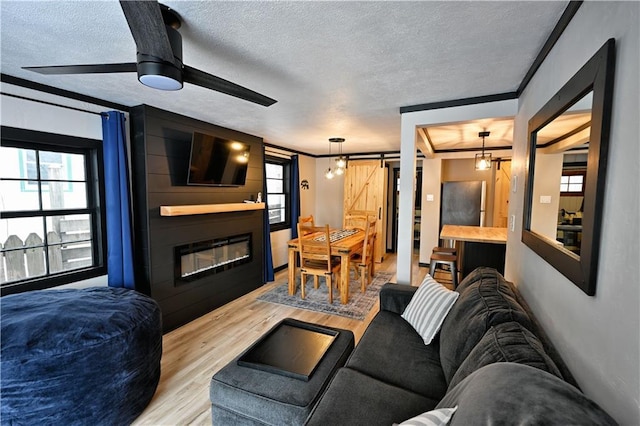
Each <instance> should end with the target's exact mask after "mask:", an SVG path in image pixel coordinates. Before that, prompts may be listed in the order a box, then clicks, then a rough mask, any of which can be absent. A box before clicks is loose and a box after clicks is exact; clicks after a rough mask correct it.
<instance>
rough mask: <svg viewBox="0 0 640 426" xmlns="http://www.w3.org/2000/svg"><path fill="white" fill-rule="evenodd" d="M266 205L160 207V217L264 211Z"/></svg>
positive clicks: (228, 204) (232, 204)
mask: <svg viewBox="0 0 640 426" xmlns="http://www.w3.org/2000/svg"><path fill="white" fill-rule="evenodd" d="M264 208H265V205H264V203H227V204H196V205H187V206H160V216H186V215H192V214H208V213H225V212H239V211H245V210H263V209H264Z"/></svg>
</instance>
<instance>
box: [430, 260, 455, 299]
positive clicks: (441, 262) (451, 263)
mask: <svg viewBox="0 0 640 426" xmlns="http://www.w3.org/2000/svg"><path fill="white" fill-rule="evenodd" d="M457 263H458V256H457V255H455V254H448V253H437V252H435V253H432V254H431V261H430V263H429V275H431V276H432V277H433V276H434V274H435V272H436V266H438V265H447V266H449V272H451V283H452V284H453V289H454V290H455V289H456V288H457V287H458V266H457Z"/></svg>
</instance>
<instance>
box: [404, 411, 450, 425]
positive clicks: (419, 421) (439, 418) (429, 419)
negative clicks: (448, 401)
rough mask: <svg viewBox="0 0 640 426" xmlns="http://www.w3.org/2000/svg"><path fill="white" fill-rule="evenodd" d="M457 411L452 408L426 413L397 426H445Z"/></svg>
mask: <svg viewBox="0 0 640 426" xmlns="http://www.w3.org/2000/svg"><path fill="white" fill-rule="evenodd" d="M457 409H458V407H453V408H438V409H435V410H431V411H427V412H426V413H422V414H418V415H417V416H415V417H412V418H410V419H409V420H405V421H404V422H402V423H400V425H398V426H445V425H448V424H449V420H451V417H452V416H453V413H455V412H456V410H457ZM394 426H395V424H394Z"/></svg>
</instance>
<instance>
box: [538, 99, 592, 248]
mask: <svg viewBox="0 0 640 426" xmlns="http://www.w3.org/2000/svg"><path fill="white" fill-rule="evenodd" d="M592 99H593V96H592V92H589V93H588V94H587V95H586V96H584V97H583V98H581V99H580V100H579V101H578V102H576V103H574V104H573V105H572V106H571V107H570V108H568V109H567V110H566V111H565V112H564V113H563V114H561V115H559V116H558V117H556V118H555V119H554V120H553V121H551V122H550V123H548V124H547V125H545V126H544V127H542V128H541V129H540V130H539V131H538V132H537V133H536V135H535V137H536V152H535V166H534V173H533V197H532V203H531V231H532V232H534V233H536V234H538V235H539V236H540V237H542V238H544V239H546V240H548V241H550V242H552V243H553V244H555V245H557V246H558V247H559V248H561V249H562V250H563V251H566V252H567V253H568V254H570V255H571V256H573V257H576V258H579V256H580V248H581V244H582V220H583V215H584V193H585V191H584V189H585V188H584V186H585V183H586V173H587V157H588V150H589V138H590V133H591V108H592Z"/></svg>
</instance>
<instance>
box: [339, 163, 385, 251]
mask: <svg viewBox="0 0 640 426" xmlns="http://www.w3.org/2000/svg"><path fill="white" fill-rule="evenodd" d="M344 177H345V179H344V214H346V213H347V212H348V211H350V210H370V211H373V212H375V213H376V214H377V216H378V221H377V225H376V244H375V249H374V260H375V261H376V262H377V263H380V262H382V260H383V259H384V254H385V252H386V241H387V208H386V207H387V167H385V164H384V161H383V160H353V161H349V164H348V166H347V170H346V173H345V176H344Z"/></svg>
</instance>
